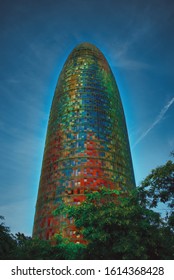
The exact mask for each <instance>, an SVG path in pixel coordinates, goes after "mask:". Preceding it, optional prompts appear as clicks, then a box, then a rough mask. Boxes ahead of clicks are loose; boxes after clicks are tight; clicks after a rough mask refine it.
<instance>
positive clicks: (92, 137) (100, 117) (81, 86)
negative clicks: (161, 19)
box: [33, 43, 135, 242]
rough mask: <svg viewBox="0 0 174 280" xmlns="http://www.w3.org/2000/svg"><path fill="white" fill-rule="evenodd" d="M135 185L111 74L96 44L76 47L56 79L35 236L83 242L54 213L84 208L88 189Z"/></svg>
mask: <svg viewBox="0 0 174 280" xmlns="http://www.w3.org/2000/svg"><path fill="white" fill-rule="evenodd" d="M102 186H104V187H107V188H110V189H128V188H133V187H135V181H134V173H133V167H132V160H131V154H130V148H129V141H128V135H127V128H126V122H125V117H124V112H123V107H122V103H121V99H120V95H119V91H118V88H117V85H116V82H115V78H114V76H113V74H112V71H111V69H110V67H109V65H108V63H107V61H106V59H105V57H104V56H103V54H102V53H101V52H100V51H99V49H97V48H96V47H95V46H93V45H91V44H89V43H82V44H80V45H78V46H77V47H76V48H75V49H74V50H73V51H72V53H71V54H70V55H69V57H68V59H67V61H66V62H65V65H64V67H63V70H62V72H61V74H60V77H59V79H58V83H57V86H56V89H55V94H54V98H53V102H52V107H51V112H50V118H49V123H48V130H47V136H46V143H45V151H44V157H43V164H42V171H41V177H40V185H39V192H38V199H37V205H36V214H35V222H34V230H33V235H34V236H38V237H40V238H42V239H50V238H51V237H52V236H53V235H54V234H55V233H58V232H59V231H60V230H61V231H63V233H64V236H68V237H70V238H71V240H73V241H74V242H83V237H82V236H80V234H79V233H77V232H76V229H75V227H74V225H73V221H71V220H67V219H66V218H65V217H63V216H62V215H59V216H58V217H53V215H52V212H53V210H54V209H56V208H57V207H58V206H59V205H60V204H61V203H63V202H66V203H69V204H77V205H78V204H80V203H81V202H82V201H83V200H84V199H85V191H96V190H97V189H98V188H99V187H102Z"/></svg>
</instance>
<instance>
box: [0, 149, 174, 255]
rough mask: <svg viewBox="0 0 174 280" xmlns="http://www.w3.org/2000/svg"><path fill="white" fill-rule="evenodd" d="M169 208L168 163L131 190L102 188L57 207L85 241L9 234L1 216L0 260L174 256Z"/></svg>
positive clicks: (173, 186)
mask: <svg viewBox="0 0 174 280" xmlns="http://www.w3.org/2000/svg"><path fill="white" fill-rule="evenodd" d="M172 156H174V153H173V154H172ZM161 204H162V205H163V207H164V208H165V209H166V211H165V215H164V213H163V212H162V214H161V212H160V207H161ZM173 209H174V163H173V162H172V161H168V162H167V163H166V164H164V165H163V166H159V167H157V168H156V169H153V170H152V171H151V173H150V174H149V175H148V176H147V177H146V178H145V180H143V182H142V183H141V184H140V186H139V187H138V188H136V189H135V190H132V191H118V190H109V189H107V188H100V189H99V191H97V192H93V193H87V194H86V200H85V201H84V202H83V203H81V204H80V205H78V206H74V205H71V206H70V205H63V206H62V207H61V208H59V209H57V210H56V211H55V215H59V213H60V212H61V213H62V214H66V215H67V216H68V217H69V218H70V217H72V218H73V219H74V223H75V225H76V228H77V229H78V231H80V232H81V233H82V234H83V236H84V239H85V240H86V241H87V243H86V244H85V245H83V244H75V243H73V242H71V240H69V239H68V238H63V237H62V236H61V235H60V234H57V235H56V236H55V242H54V244H51V243H50V242H49V241H45V240H39V239H32V238H31V237H27V236H25V235H24V234H22V233H17V234H16V235H13V234H11V232H10V229H9V228H8V227H7V226H5V224H4V221H3V217H2V216H0V219H1V224H0V259H25V260H29V259H33V260H39V259H41V260H46V259H48V260H49V259H50V260H53V259H62V260H67V259H173V258H174V211H173Z"/></svg>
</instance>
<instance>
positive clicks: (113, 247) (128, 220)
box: [64, 188, 173, 259]
mask: <svg viewBox="0 0 174 280" xmlns="http://www.w3.org/2000/svg"><path fill="white" fill-rule="evenodd" d="M138 198H139V193H138V192H137V191H136V190H133V191H131V192H126V193H124V192H118V191H111V190H108V189H103V188H102V189H101V190H100V191H99V192H95V193H91V194H89V195H87V199H86V201H84V202H83V203H82V204H81V205H79V206H78V207H77V206H68V207H67V206H66V207H65V209H64V211H65V212H66V213H67V215H68V216H69V217H73V218H74V220H75V225H76V227H77V228H78V230H80V231H81V233H82V234H83V236H84V239H86V240H87V242H88V243H87V245H86V250H85V251H84V258H85V259H170V258H172V257H173V255H172V254H173V251H172V250H170V248H168V245H169V244H168V242H166V240H167V238H170V241H171V238H173V234H172V232H170V230H169V229H168V228H166V227H164V224H163V221H162V219H161V217H160V214H159V213H155V212H154V211H152V210H150V209H147V208H145V207H144V206H142V205H140V203H139V200H138ZM170 246H171V244H170Z"/></svg>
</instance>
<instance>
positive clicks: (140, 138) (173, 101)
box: [133, 97, 174, 148]
mask: <svg viewBox="0 0 174 280" xmlns="http://www.w3.org/2000/svg"><path fill="white" fill-rule="evenodd" d="M173 103H174V97H173V98H172V99H171V100H170V101H169V102H168V103H167V104H166V105H165V106H164V107H163V109H162V110H161V112H160V113H159V115H158V116H157V118H156V119H155V121H154V122H153V123H152V124H151V125H150V127H149V128H148V129H147V130H145V131H144V132H143V133H142V134H141V136H140V137H139V138H138V139H137V141H136V142H135V144H134V145H133V148H135V146H136V145H137V144H138V143H139V142H140V141H142V140H143V139H144V138H145V137H146V136H147V134H148V133H149V132H150V131H151V130H152V129H153V128H154V127H155V126H156V125H157V124H158V123H159V122H160V121H161V120H162V118H163V117H164V115H165V114H166V112H167V111H168V109H169V108H170V107H171V106H172V104H173Z"/></svg>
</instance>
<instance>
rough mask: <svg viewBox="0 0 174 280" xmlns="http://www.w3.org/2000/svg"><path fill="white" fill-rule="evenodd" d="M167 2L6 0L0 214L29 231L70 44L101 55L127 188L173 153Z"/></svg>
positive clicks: (0, 36) (1, 17)
mask: <svg viewBox="0 0 174 280" xmlns="http://www.w3.org/2000/svg"><path fill="white" fill-rule="evenodd" d="M173 28H174V2H173V1H170V0H146V1H143V0H121V1H119V0H102V1H99V0H57V1H56V0H42V1H41V0H30V1H27V0H26V1H24V0H15V1H13V0H6V1H1V8H0V61H1V63H0V73H1V76H0V79H1V82H0V140H1V145H0V154H1V161H0V191H1V195H0V215H3V216H5V218H6V224H7V225H9V226H10V228H11V230H12V232H14V233H15V232H18V231H19V232H24V233H25V234H27V235H31V232H32V226H33V217H34V211H35V203H36V197H37V191H38V184H39V177H40V169H41V164H42V156H43V149H44V142H45V135H46V129H47V121H48V117H49V111H50V106H51V102H52V97H53V94H54V89H55V85H56V82H57V78H58V75H59V73H60V71H61V69H62V66H63V64H64V62H65V60H66V58H67V56H68V54H69V53H70V52H71V51H72V49H73V48H74V47H75V46H76V45H77V44H79V43H81V42H84V41H88V42H90V43H93V44H95V45H96V46H97V47H98V48H99V49H100V50H101V51H102V52H103V53H104V55H105V57H106V58H107V60H108V62H109V64H110V66H111V68H112V70H113V73H114V75H115V78H116V81H117V84H118V87H119V90H120V94H121V98H122V102H123V105H124V110H125V115H126V120H127V126H128V132H129V138H130V145H131V150H132V158H133V164H134V171H135V177H136V182H137V185H138V184H139V182H140V181H141V180H142V179H143V178H145V177H146V175H148V173H149V172H150V170H151V169H153V168H155V167H156V166H158V165H161V164H163V163H165V162H166V161H167V160H168V159H169V155H170V152H171V151H172V150H174V78H173V72H174V70H173V67H174V66H173V65H174V36H173Z"/></svg>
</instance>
